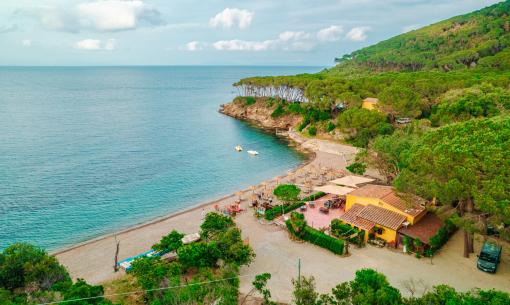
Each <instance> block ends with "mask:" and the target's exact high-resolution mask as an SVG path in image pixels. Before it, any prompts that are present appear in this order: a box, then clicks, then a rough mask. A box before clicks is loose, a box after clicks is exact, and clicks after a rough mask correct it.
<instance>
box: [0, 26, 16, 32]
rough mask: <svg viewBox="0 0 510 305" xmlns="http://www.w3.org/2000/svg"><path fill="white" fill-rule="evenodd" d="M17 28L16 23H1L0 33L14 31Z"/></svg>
mask: <svg viewBox="0 0 510 305" xmlns="http://www.w3.org/2000/svg"><path fill="white" fill-rule="evenodd" d="M17 29H18V26H17V25H16V24H11V25H3V26H0V34H5V33H9V32H14V31H16V30H17Z"/></svg>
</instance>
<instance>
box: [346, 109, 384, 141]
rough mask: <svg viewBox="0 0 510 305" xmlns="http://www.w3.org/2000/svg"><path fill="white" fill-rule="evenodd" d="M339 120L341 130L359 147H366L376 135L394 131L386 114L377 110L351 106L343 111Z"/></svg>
mask: <svg viewBox="0 0 510 305" xmlns="http://www.w3.org/2000/svg"><path fill="white" fill-rule="evenodd" d="M337 120H338V127H339V128H340V130H341V131H342V132H344V133H345V134H346V135H347V137H348V139H349V140H350V141H351V142H352V144H353V145H355V146H358V147H366V146H367V145H368V142H369V141H370V139H372V138H374V137H375V136H376V135H384V134H391V133H392V132H393V127H392V126H391V124H389V123H388V119H387V117H386V115H384V114H382V113H379V112H377V111H371V110H367V109H357V108H351V109H348V110H346V111H344V112H342V113H341V114H340V115H339V116H338V118H337Z"/></svg>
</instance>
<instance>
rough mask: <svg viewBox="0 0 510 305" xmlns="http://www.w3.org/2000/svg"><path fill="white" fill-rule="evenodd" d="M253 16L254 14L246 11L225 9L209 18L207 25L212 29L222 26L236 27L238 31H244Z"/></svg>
mask: <svg viewBox="0 0 510 305" xmlns="http://www.w3.org/2000/svg"><path fill="white" fill-rule="evenodd" d="M254 15H255V13H254V12H250V11H248V10H240V9H238V8H226V9H224V10H223V11H221V12H220V13H218V14H216V16H214V17H213V18H211V20H209V25H210V26H212V27H219V26H222V27H224V28H231V27H236V26H237V27H238V28H240V29H246V28H248V27H249V26H250V24H251V22H252V20H253V16H254Z"/></svg>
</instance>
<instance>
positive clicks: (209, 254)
mask: <svg viewBox="0 0 510 305" xmlns="http://www.w3.org/2000/svg"><path fill="white" fill-rule="evenodd" d="M177 256H178V257H179V262H180V263H181V264H182V265H183V266H184V267H186V268H189V267H214V266H215V265H216V262H217V260H218V259H219V258H220V256H221V254H220V250H219V249H218V246H217V245H216V244H215V243H205V242H197V243H192V244H189V245H185V246H182V247H180V248H179V249H178V250H177Z"/></svg>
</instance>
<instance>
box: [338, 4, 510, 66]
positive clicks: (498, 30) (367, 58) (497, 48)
mask: <svg viewBox="0 0 510 305" xmlns="http://www.w3.org/2000/svg"><path fill="white" fill-rule="evenodd" d="M508 12H510V2H508V1H506V2H502V3H500V4H497V5H493V6H491V7H488V8H485V9H482V10H479V11H476V12H472V13H470V14H466V15H463V16H458V17H453V18H451V19H448V20H444V21H442V22H439V23H436V24H433V25H430V26H427V27H425V28H422V29H419V30H416V31H411V32H408V33H405V34H402V35H399V36H396V37H393V38H391V39H388V40H386V41H382V42H380V43H378V44H376V45H373V46H370V47H367V48H363V49H360V50H357V51H355V52H352V53H351V54H346V55H344V56H342V58H339V59H337V62H339V63H341V65H340V66H341V69H338V70H342V69H345V68H344V67H343V66H348V67H350V68H351V69H367V70H376V71H419V70H439V71H452V70H457V69H466V68H473V67H476V66H481V67H483V68H492V69H509V68H510V65H509V64H510V62H509V61H508V58H509V50H508V47H509V46H510V17H509V15H508Z"/></svg>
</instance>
